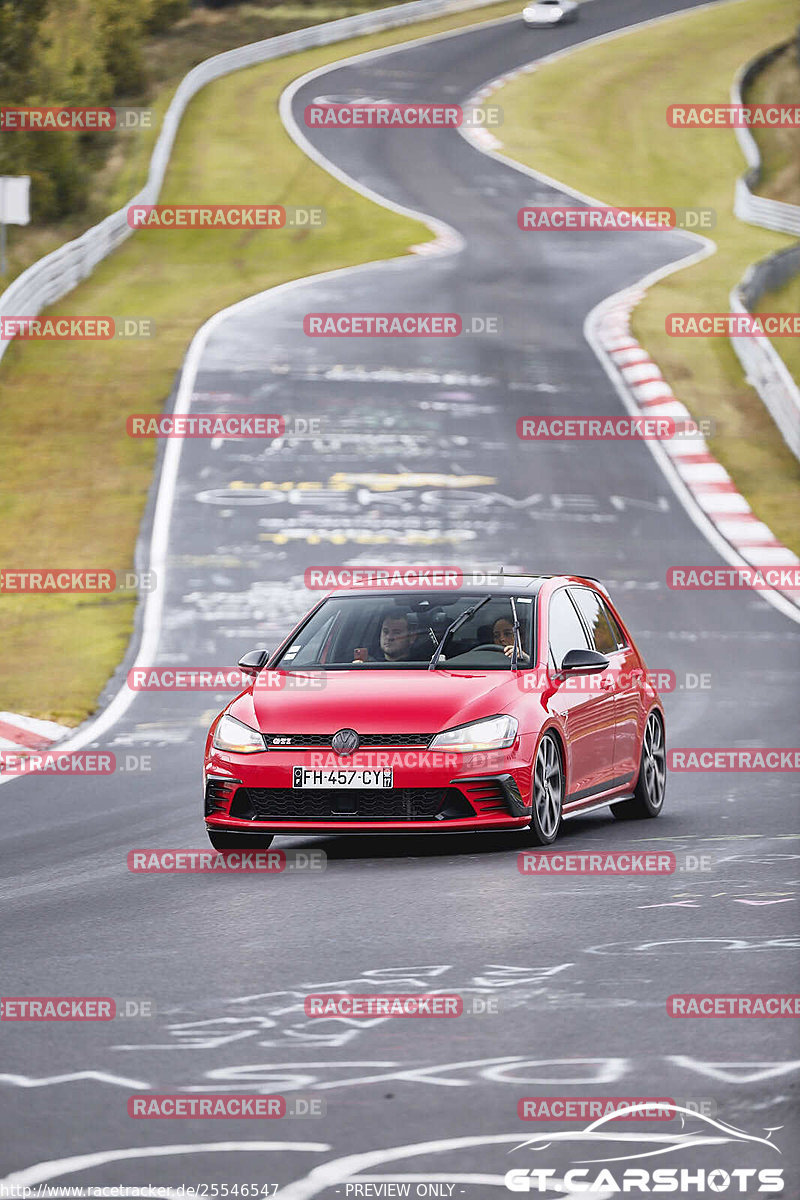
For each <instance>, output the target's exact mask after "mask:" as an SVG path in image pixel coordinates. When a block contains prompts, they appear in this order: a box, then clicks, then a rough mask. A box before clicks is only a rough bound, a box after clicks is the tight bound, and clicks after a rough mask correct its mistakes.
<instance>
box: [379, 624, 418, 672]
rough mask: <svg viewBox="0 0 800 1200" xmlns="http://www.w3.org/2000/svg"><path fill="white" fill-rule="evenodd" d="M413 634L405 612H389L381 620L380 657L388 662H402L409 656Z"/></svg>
mask: <svg viewBox="0 0 800 1200" xmlns="http://www.w3.org/2000/svg"><path fill="white" fill-rule="evenodd" d="M412 637H413V634H412V632H411V629H410V627H409V624H408V617H407V616H406V615H405V613H397V614H395V613H387V614H386V616H385V617H384V618H383V620H382V622H381V640H380V647H381V653H380V656H379V659H378V661H380V658H381V657H383V659H384V660H385V661H386V662H400V661H401V660H402V659H404V658H407V657H408V651H409V649H410V648H411V639H412Z"/></svg>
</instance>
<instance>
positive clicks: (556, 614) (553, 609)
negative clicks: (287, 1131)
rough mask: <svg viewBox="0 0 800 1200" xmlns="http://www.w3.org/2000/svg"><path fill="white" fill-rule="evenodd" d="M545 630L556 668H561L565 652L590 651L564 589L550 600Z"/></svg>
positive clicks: (581, 626)
mask: <svg viewBox="0 0 800 1200" xmlns="http://www.w3.org/2000/svg"><path fill="white" fill-rule="evenodd" d="M547 630H548V637H549V640H550V655H551V657H552V660H553V664H554V666H556V667H560V666H561V664H562V662H563V661H564V655H565V654H566V653H567V651H569V650H588V649H590V647H589V643H588V641H587V640H586V633H585V632H584V628H583V625H581V622H580V618H579V617H578V614H577V613H576V611H575V607H574V605H573V604H572V602H571V601H570V598H569V596H568V595H567V589H566V588H561V589H560V591H558V592H556V593H555V595H554V596H553V597H552V598H551V600H550V608H549V610H548V615H547Z"/></svg>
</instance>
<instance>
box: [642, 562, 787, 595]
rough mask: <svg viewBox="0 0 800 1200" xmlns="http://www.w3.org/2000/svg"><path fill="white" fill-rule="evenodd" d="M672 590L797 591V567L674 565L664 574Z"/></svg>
mask: <svg viewBox="0 0 800 1200" xmlns="http://www.w3.org/2000/svg"><path fill="white" fill-rule="evenodd" d="M666 578H667V587H669V588H671V589H672V590H673V591H689V592H697V591H708V592H728V591H732V592H739V591H744V590H745V589H746V588H756V589H757V590H764V589H766V588H780V589H781V590H783V591H800V567H798V566H794V567H751V566H741V567H711V566H709V567H706V566H685V567H684V566H680V567H678V566H675V567H670V568H669V570H668V571H667V576H666Z"/></svg>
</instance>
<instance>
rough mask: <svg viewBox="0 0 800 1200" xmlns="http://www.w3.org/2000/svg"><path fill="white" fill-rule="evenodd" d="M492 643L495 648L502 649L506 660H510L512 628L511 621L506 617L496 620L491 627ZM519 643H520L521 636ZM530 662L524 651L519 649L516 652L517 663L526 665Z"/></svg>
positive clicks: (512, 637) (512, 651)
mask: <svg viewBox="0 0 800 1200" xmlns="http://www.w3.org/2000/svg"><path fill="white" fill-rule="evenodd" d="M492 641H493V642H494V644H495V646H502V647H503V653H504V654H505V656H506V658H511V656H512V654H513V653H514V626H513V624H512V623H511V621H509V619H508V617H498V618H497V620H496V621H495V623H494V625H493V626H492ZM520 641H522V637H521V636H520ZM530 661H531V658H530V655H529V654H526V653H525V651H524V650H522V649H520V650H518V651H517V662H518V663H523V664H525V665H527V664H529V663H530Z"/></svg>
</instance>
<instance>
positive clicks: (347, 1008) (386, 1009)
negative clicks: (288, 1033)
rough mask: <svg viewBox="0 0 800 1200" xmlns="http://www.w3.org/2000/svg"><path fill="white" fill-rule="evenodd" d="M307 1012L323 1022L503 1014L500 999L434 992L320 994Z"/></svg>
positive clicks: (305, 1003) (306, 1001) (306, 1002)
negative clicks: (415, 993)
mask: <svg viewBox="0 0 800 1200" xmlns="http://www.w3.org/2000/svg"><path fill="white" fill-rule="evenodd" d="M303 1010H304V1012H305V1015H306V1016H307V1017H318V1018H321V1019H323V1020H330V1019H343V1018H347V1019H349V1020H355V1019H358V1018H364V1019H374V1018H376V1017H383V1018H387V1017H397V1018H398V1019H401V1020H404V1019H421V1018H424V1017H434V1018H441V1019H449V1018H452V1017H464V1016H467V1017H469V1016H473V1017H474V1016H497V1015H498V1014H499V1012H500V999H499V997H497V996H470V995H467V996H462V995H460V994H459V993H456V992H451V993H445V992H433V993H430V994H427V995H426V994H421V995H411V994H405V993H399V992H395V993H390V994H385V995H351V994H349V993H344V992H320V993H314V994H312V995H308V996H306V997H305V999H304V1001H303Z"/></svg>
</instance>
